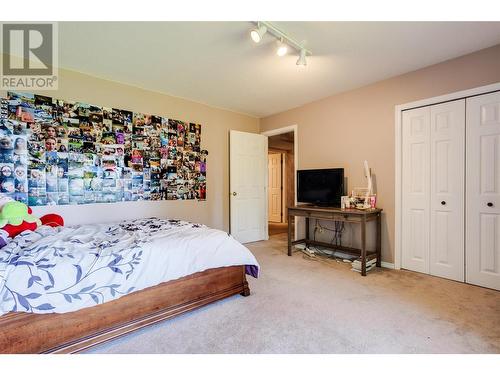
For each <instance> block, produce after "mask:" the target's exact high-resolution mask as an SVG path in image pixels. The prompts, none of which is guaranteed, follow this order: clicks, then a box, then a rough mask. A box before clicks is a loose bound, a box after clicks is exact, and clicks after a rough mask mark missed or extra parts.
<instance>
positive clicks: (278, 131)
mask: <svg viewBox="0 0 500 375" xmlns="http://www.w3.org/2000/svg"><path fill="white" fill-rule="evenodd" d="M291 132H293V170H294V171H293V173H294V182H295V189H294V192H293V201H294V204H295V205H296V204H297V181H296V180H297V169H298V166H299V165H298V164H299V137H298V132H299V127H298V125H297V124H293V125H288V126H284V127H281V128H276V129H271V130H266V131H263V132H260V134H262V135H265V136H266V137H268V138H269V137H271V136H273V135H279V134H285V133H291ZM268 195H269V194H266V210H269V199H268V198H269V197H268ZM266 212H267V211H266ZM265 220H267V217H266V218H265ZM286 222H287V224H288V217H287V218H286ZM294 224H295V226H294V236H295V238H297V228H298V225H297V218H296V219H295V221H294ZM267 227H268V225H266V228H267ZM268 238H269V236H268Z"/></svg>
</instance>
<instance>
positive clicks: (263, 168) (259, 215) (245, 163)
mask: <svg viewBox="0 0 500 375" xmlns="http://www.w3.org/2000/svg"><path fill="white" fill-rule="evenodd" d="M229 159H230V160H229V165H230V167H229V189H230V190H229V192H230V216H231V218H230V225H231V234H232V235H233V237H234V238H236V239H237V240H238V241H240V242H242V243H246V242H252V241H260V240H265V239H267V207H266V198H267V197H266V194H267V191H266V190H267V137H266V136H264V135H260V134H254V133H244V132H239V131H235V130H231V131H230V133H229Z"/></svg>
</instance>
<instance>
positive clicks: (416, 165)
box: [402, 107, 430, 273]
mask: <svg viewBox="0 0 500 375" xmlns="http://www.w3.org/2000/svg"><path fill="white" fill-rule="evenodd" d="M402 135H403V145H402V151H403V161H402V185H403V186H402V198H403V205H402V206H403V207H402V210H403V215H402V237H403V243H402V245H403V256H402V266H403V268H406V269H408V270H412V271H418V272H424V273H429V208H430V107H424V108H417V109H412V110H408V111H404V112H403V122H402Z"/></svg>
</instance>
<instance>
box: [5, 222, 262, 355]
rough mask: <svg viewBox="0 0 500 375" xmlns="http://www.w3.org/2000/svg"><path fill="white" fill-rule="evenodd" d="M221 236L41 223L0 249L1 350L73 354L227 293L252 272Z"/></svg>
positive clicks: (241, 288)
mask: <svg viewBox="0 0 500 375" xmlns="http://www.w3.org/2000/svg"><path fill="white" fill-rule="evenodd" d="M258 272H259V264H258V263H257V261H256V259H255V257H254V256H253V255H252V254H251V253H250V251H249V250H248V249H247V248H246V247H244V246H243V245H241V244H240V243H238V242H237V241H236V240H234V239H233V238H232V237H231V236H230V235H228V234H227V233H225V232H222V231H219V230H215V229H211V228H208V227H206V226H204V225H200V224H194V223H189V222H185V221H179V220H165V219H155V218H150V219H139V220H130V221H123V222H120V223H113V224H95V225H82V226H76V227H63V228H51V227H46V226H41V227H39V228H38V229H37V230H36V231H33V232H32V231H26V232H23V233H22V234H21V235H19V236H17V237H16V238H15V239H14V240H13V241H12V242H10V243H9V244H8V245H7V246H5V247H4V248H2V249H0V353H74V352H78V351H81V350H84V349H87V348H89V347H91V346H93V345H96V344H99V343H101V342H104V341H107V340H110V339H112V338H115V337H117V336H121V335H123V334H126V333H128V332H131V331H133V330H136V329H139V328H141V327H144V326H147V325H150V324H154V323H156V322H159V321H162V320H164V319H168V318H171V317H173V316H176V315H178V314H181V313H183V312H186V311H190V310H193V309H195V308H198V307H200V306H204V305H206V304H208V303H211V302H214V301H217V300H220V299H223V298H226V297H228V296H231V295H235V294H241V295H244V296H247V295H249V293H250V291H249V288H248V283H247V281H246V275H247V274H249V275H251V276H254V277H257V276H258Z"/></svg>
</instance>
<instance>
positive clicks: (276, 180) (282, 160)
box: [268, 130, 296, 236]
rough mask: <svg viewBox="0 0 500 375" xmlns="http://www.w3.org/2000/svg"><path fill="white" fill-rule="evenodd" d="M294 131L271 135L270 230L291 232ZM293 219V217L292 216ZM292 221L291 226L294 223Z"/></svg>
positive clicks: (278, 233) (280, 232)
mask: <svg viewBox="0 0 500 375" xmlns="http://www.w3.org/2000/svg"><path fill="white" fill-rule="evenodd" d="M295 167H296V166H295V133H294V131H293V130H291V131H290V130H289V131H286V132H284V133H280V134H275V135H270V136H269V137H268V233H269V236H275V235H280V234H285V233H287V231H288V222H287V220H288V212H287V207H289V206H293V205H294V204H295ZM292 220H293V218H292ZM293 224H294V223H293V221H292V223H291V225H292V226H293Z"/></svg>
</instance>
